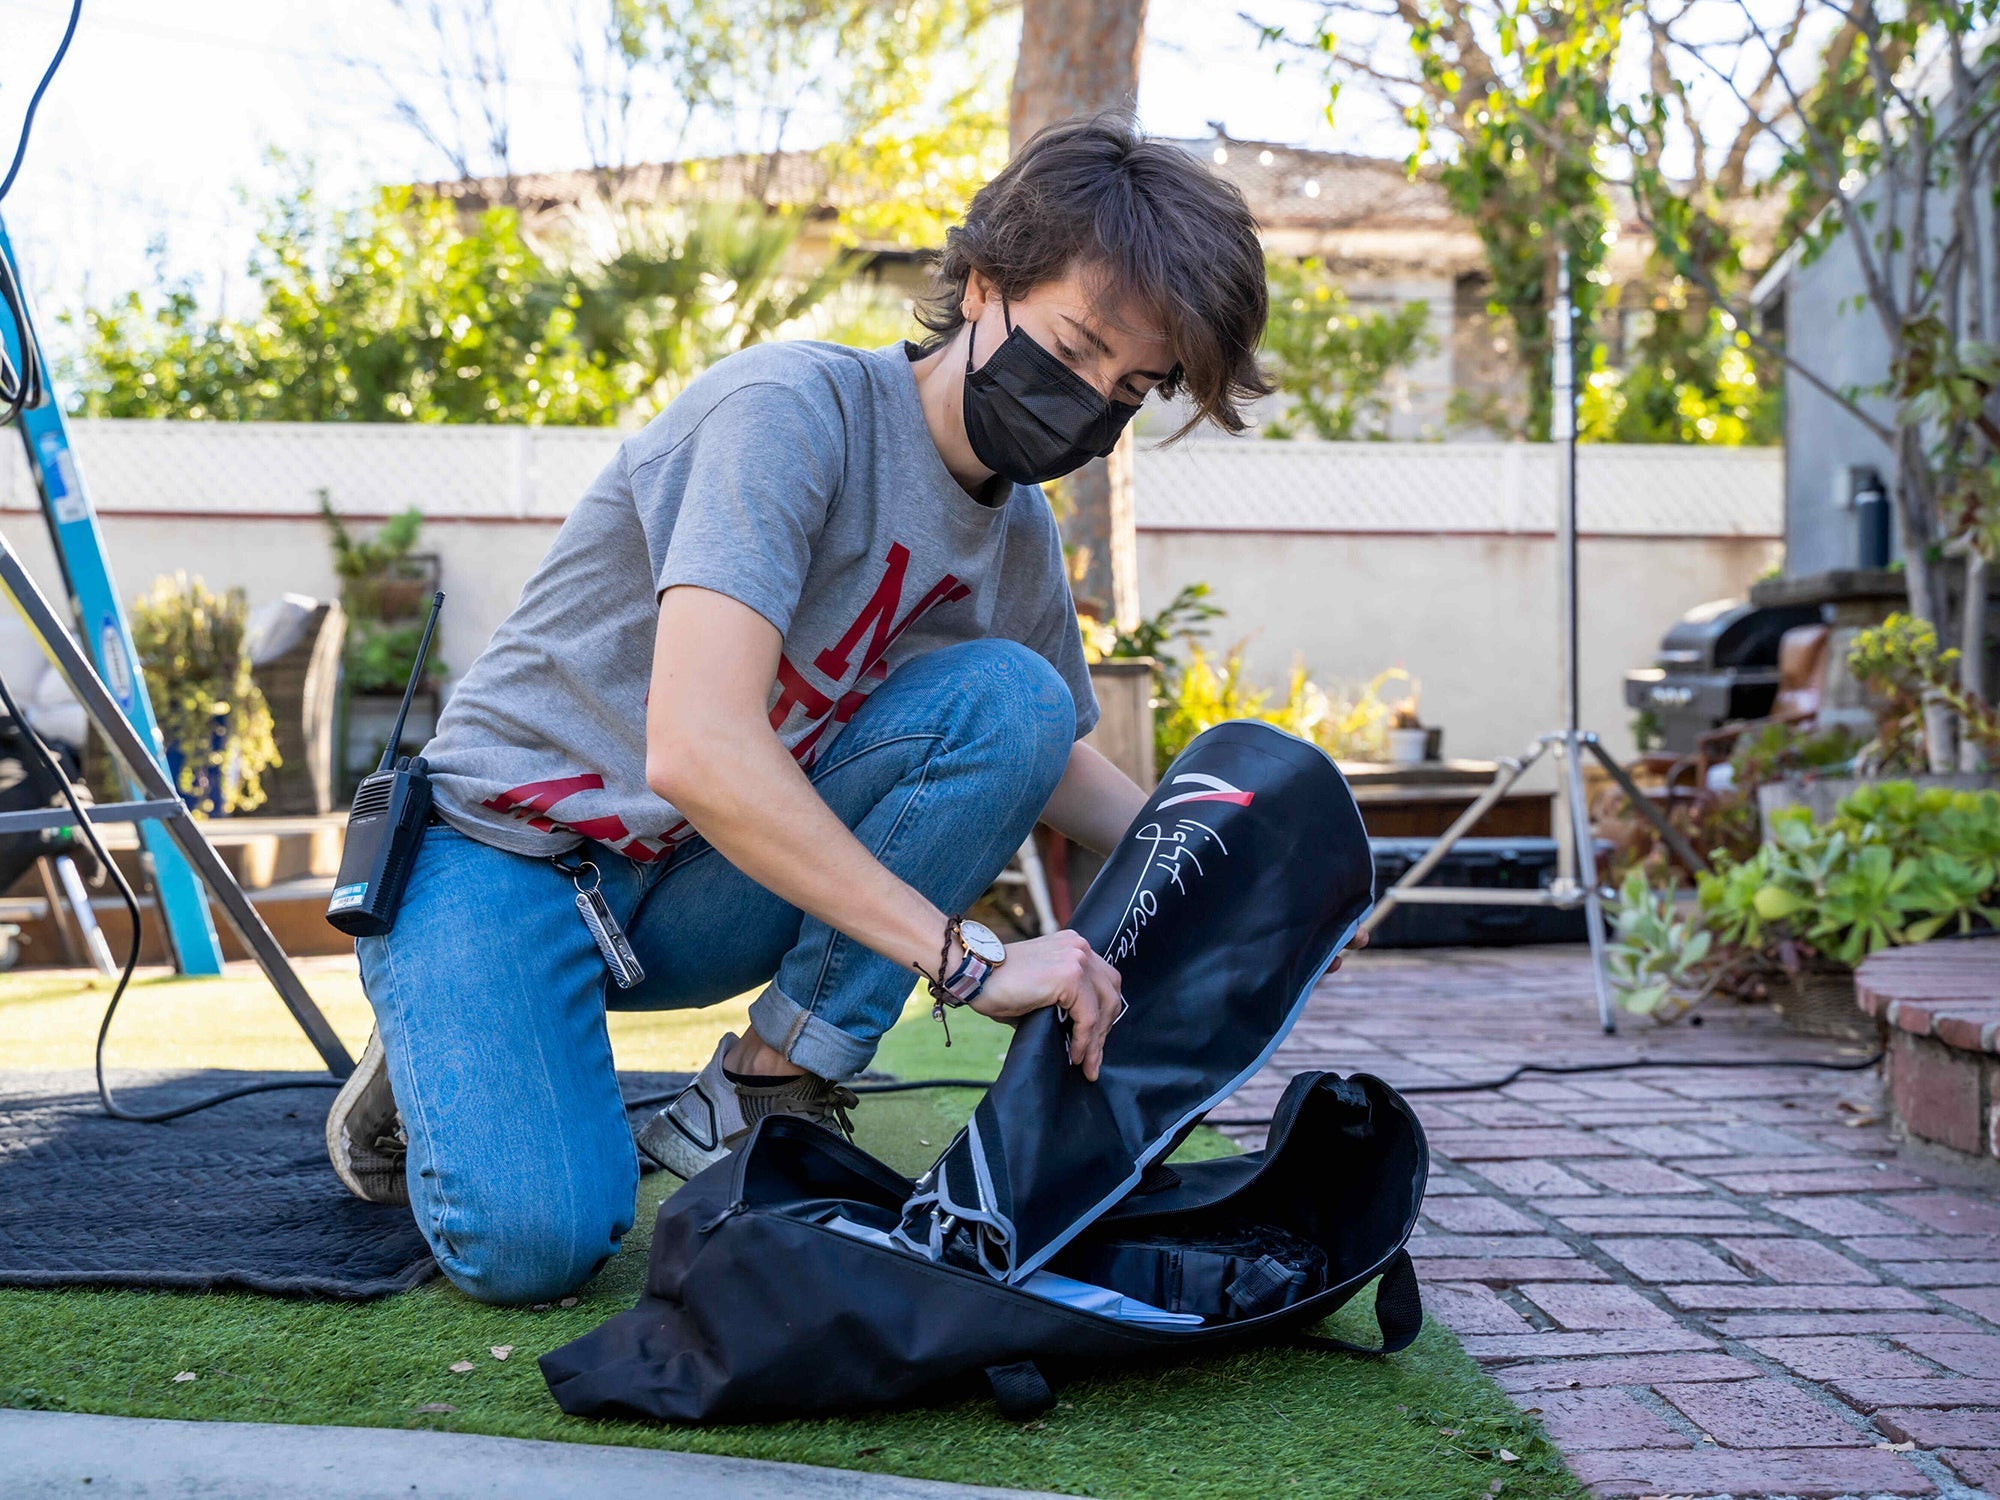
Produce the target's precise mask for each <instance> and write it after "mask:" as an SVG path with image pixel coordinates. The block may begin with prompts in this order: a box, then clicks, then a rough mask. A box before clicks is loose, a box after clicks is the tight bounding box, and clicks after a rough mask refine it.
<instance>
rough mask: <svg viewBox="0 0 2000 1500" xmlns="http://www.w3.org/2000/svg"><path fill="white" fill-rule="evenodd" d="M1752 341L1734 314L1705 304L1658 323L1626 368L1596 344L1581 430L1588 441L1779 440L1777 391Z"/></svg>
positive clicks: (1581, 406) (1580, 410)
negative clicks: (1616, 366) (1615, 363)
mask: <svg viewBox="0 0 2000 1500" xmlns="http://www.w3.org/2000/svg"><path fill="white" fill-rule="evenodd" d="M1694 330H1700V332H1699V333H1698V334H1697V333H1695V332H1694ZM1748 343H1749V338H1748V336H1747V335H1745V334H1744V333H1742V332H1741V331H1740V330H1738V329H1737V328H1736V326H1735V320H1734V319H1733V318H1731V317H1729V315H1728V314H1726V313H1723V312H1719V311H1717V310H1716V309H1714V308H1711V307H1708V306H1705V305H1704V306H1702V307H1700V308H1698V309H1696V310H1695V312H1694V313H1693V315H1692V316H1691V317H1690V316H1671V317H1668V318H1665V319H1662V320H1660V321H1658V322H1656V323H1655V324H1654V326H1653V328H1652V329H1651V330H1649V331H1648V333H1647V334H1646V335H1645V337H1644V338H1642V339H1641V340H1640V342H1639V346H1638V348H1637V350H1636V351H1635V355H1636V357H1634V358H1631V359H1628V360H1627V361H1626V362H1625V364H1624V367H1623V368H1620V369H1614V368H1613V367H1612V366H1611V363H1610V361H1609V360H1608V359H1607V357H1606V354H1605V350H1604V348H1603V346H1602V345H1599V346H1598V347H1597V348H1596V349H1594V350H1593V351H1592V359H1591V367H1590V373H1589V374H1588V375H1587V376H1586V377H1585V378H1584V383H1583V388H1582V391H1581V393H1580V395H1579V398H1578V404H1577V430H1578V432H1579V433H1580V434H1581V435H1582V437H1583V440H1584V441H1585V442H1587V443H1706V444H1712V445H1714V446H1717V447H1725V448H1734V447H1739V446H1742V445H1744V444H1771V443H1776V442H1779V441H1781V440H1782V438H1783V426H1782V423H1783V409H1782V403H1781V401H1780V399H1779V394H1778V392H1777V391H1776V390H1774V389H1773V388H1772V387H1770V386H1768V385H1767V384H1765V382H1764V380H1763V377H1762V372H1761V370H1760V368H1759V365H1758V363H1757V361H1756V360H1755V359H1753V358H1752V357H1751V353H1750V350H1749V349H1748V348H1747V347H1746V346H1747V345H1748Z"/></svg>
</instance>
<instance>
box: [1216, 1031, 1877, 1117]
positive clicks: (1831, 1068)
mask: <svg viewBox="0 0 2000 1500" xmlns="http://www.w3.org/2000/svg"><path fill="white" fill-rule="evenodd" d="M1886 1055H1887V1054H1886V1053H1884V1052H1882V1051H1881V1050H1879V1049H1878V1050H1876V1051H1875V1052H1872V1053H1870V1054H1869V1055H1868V1056H1867V1057H1864V1058H1860V1059H1858V1060H1853V1061H1849V1062H1835V1061H1832V1060H1831V1059H1824V1058H1812V1057H1781V1058H1775V1059H1771V1060H1765V1059H1762V1058H1754V1057H1667V1058H1648V1057H1631V1058H1626V1059H1625V1060H1623V1061H1622V1062H1604V1063H1522V1064H1521V1066H1520V1067H1518V1068H1516V1069H1514V1070H1513V1071H1512V1072H1511V1073H1507V1074H1504V1075H1503V1076H1501V1077H1499V1078H1487V1079H1483V1080H1481V1081H1480V1082H1477V1083H1413V1084H1411V1085H1410V1086H1409V1087H1408V1088H1398V1089H1396V1092H1397V1093H1399V1094H1483V1093H1489V1092H1491V1091H1493V1090H1495V1089H1504V1088H1506V1087H1507V1085H1508V1084H1510V1083H1514V1082H1516V1081H1518V1080H1519V1079H1520V1078H1521V1077H1522V1075H1523V1074H1527V1073H1550V1074H1558V1075H1561V1074H1572V1073H1624V1072H1630V1071H1632V1070H1634V1069H1637V1068H1817V1069H1820V1070H1822V1071H1825V1072H1828V1073H1865V1072H1867V1071H1868V1069H1870V1068H1872V1067H1874V1066H1875V1065H1876V1064H1877V1063H1879V1062H1880V1061H1882V1059H1883V1058H1884V1057H1885V1056H1886ZM1390 1087H1391V1088H1395V1085H1394V1084H1391V1085H1390ZM1205 1123H1207V1124H1209V1125H1231V1126H1238V1127H1243V1128H1249V1127H1254V1126H1259V1125H1269V1124H1270V1123H1271V1117H1270V1116H1269V1115H1265V1116H1264V1117H1263V1118H1261V1119H1254V1120H1235V1119H1231V1120H1218V1119H1216V1118H1215V1117H1214V1116H1212V1115H1211V1116H1210V1117H1209V1118H1208V1120H1207V1121H1206V1122H1205Z"/></svg>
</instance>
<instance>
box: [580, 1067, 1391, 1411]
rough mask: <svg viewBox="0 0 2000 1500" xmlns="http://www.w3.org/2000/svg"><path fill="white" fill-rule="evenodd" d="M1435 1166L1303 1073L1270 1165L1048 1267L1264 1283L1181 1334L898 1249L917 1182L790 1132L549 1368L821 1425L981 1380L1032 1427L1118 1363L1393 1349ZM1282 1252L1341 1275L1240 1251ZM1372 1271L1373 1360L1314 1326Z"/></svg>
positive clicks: (655, 1401)
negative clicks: (1286, 1267)
mask: <svg viewBox="0 0 2000 1500" xmlns="http://www.w3.org/2000/svg"><path fill="white" fill-rule="evenodd" d="M1428 1170H1429V1155H1428V1152H1427V1149H1426V1147H1425V1145H1424V1136H1423V1131H1422V1128H1421V1127H1420V1126H1419V1125H1418V1124H1417V1119H1416V1116H1415V1114H1414V1113H1413V1112H1412V1111H1411V1109H1410V1107H1409V1106H1408V1105H1407V1104H1406V1103H1405V1102H1404V1101H1403V1100H1402V1098H1401V1097H1400V1096H1399V1095H1397V1094H1396V1092H1395V1091H1394V1090H1392V1089H1391V1088H1389V1086H1388V1085H1387V1084H1385V1083H1382V1082H1381V1081H1380V1080H1378V1079H1375V1078H1370V1077H1368V1076H1366V1075H1356V1076H1354V1077H1352V1078H1347V1079H1342V1078H1340V1077H1338V1076H1337V1075H1335V1074H1332V1073H1301V1074H1299V1075H1298V1076H1297V1077H1296V1078H1294V1079H1293V1080H1292V1082H1291V1086H1290V1087H1289V1088H1288V1089H1287V1090H1286V1092H1285V1096H1284V1099H1283V1101H1282V1102H1281V1104H1280V1105H1279V1108H1278V1112H1277V1115H1276V1117H1275V1119H1274V1120H1273V1122H1272V1127H1271V1134H1270V1140H1269V1143H1268V1144H1267V1145H1266V1146H1265V1148H1264V1149H1263V1150H1261V1151H1255V1152H1251V1153H1248V1154H1246V1155H1243V1156H1229V1157H1219V1158H1217V1159H1215V1160H1212V1161H1203V1162H1190V1163H1186V1164H1183V1165H1177V1166H1174V1167H1170V1168H1162V1169H1160V1170H1159V1171H1157V1172H1156V1173H1154V1174H1152V1175H1151V1177H1149V1180H1148V1182H1147V1184H1146V1185H1147V1186H1149V1187H1153V1188H1154V1189H1155V1190H1154V1191H1152V1192H1145V1193H1137V1194H1134V1195H1132V1196H1131V1197H1129V1198H1127V1199H1126V1200H1125V1201H1124V1202H1122V1203H1120V1204H1119V1205H1118V1206H1117V1208H1115V1209H1114V1210H1112V1211H1111V1212H1110V1213H1108V1214H1106V1215H1105V1216H1104V1217H1103V1218H1101V1219H1100V1220H1099V1221H1098V1222H1097V1223H1096V1224H1093V1225H1091V1226H1090V1227H1089V1228H1088V1229H1086V1230H1085V1231H1083V1232H1082V1233H1081V1234H1080V1235H1078V1236H1077V1237H1076V1238H1075V1239H1074V1240H1073V1241H1072V1242H1071V1244H1070V1246H1069V1248H1068V1249H1067V1250H1065V1251H1064V1252H1063V1254H1062V1255H1060V1256H1058V1257H1057V1258H1056V1260H1055V1262H1054V1270H1055V1271H1074V1272H1075V1273H1076V1274H1077V1275H1078V1276H1086V1275H1091V1274H1097V1273H1100V1272H1102V1271H1104V1270H1112V1271H1114V1272H1116V1271H1119V1270H1120V1269H1121V1268H1122V1269H1123V1270H1124V1271H1126V1272H1127V1273H1129V1274H1130V1275H1131V1277H1132V1280H1131V1281H1130V1282H1129V1283H1128V1286H1129V1291H1130V1293H1131V1294H1132V1295H1135V1296H1138V1297H1140V1298H1142V1299H1143V1298H1148V1297H1156V1296H1158V1295H1159V1294H1160V1292H1159V1289H1160V1287H1161V1286H1162V1284H1163V1283H1170V1282H1172V1281H1174V1280H1176V1279H1181V1280H1183V1281H1190V1280H1207V1281H1214V1280H1216V1278H1213V1277H1205V1276H1204V1273H1205V1272H1207V1271H1208V1270H1209V1269H1210V1268H1212V1267H1213V1266H1215V1265H1216V1264H1217V1263H1223V1264H1227V1263H1229V1262H1232V1261H1234V1262H1237V1263H1239V1264H1238V1266H1237V1268H1236V1269H1234V1270H1233V1272H1231V1273H1230V1274H1229V1278H1228V1280H1227V1281H1226V1282H1223V1283H1221V1287H1220V1289H1221V1291H1222V1293H1223V1295H1224V1297H1225V1298H1226V1297H1227V1295H1228V1293H1229V1292H1230V1291H1231V1290H1232V1289H1235V1287H1236V1284H1237V1283H1241V1282H1250V1283H1253V1285H1252V1287H1251V1288H1250V1297H1249V1299H1247V1300H1248V1302H1249V1305H1248V1306H1247V1307H1246V1308H1245V1309H1244V1312H1243V1313H1242V1314H1241V1315H1237V1316H1234V1317H1226V1318H1216V1319H1210V1320H1205V1321H1204V1322H1203V1323H1202V1324H1201V1325H1199V1326H1195V1327H1183V1328H1164V1327H1157V1326H1146V1325H1142V1324H1136V1323H1133V1322H1129V1321H1123V1320H1120V1319H1118V1318H1115V1317H1109V1316H1104V1315H1101V1314H1099V1313H1095V1312H1090V1311H1086V1310H1082V1309H1080V1308H1077V1307H1072V1306H1065V1305H1063V1304H1061V1303H1058V1302H1054V1301H1050V1300H1048V1299H1046V1298H1044V1297H1041V1296H1037V1295H1035V1294H1034V1293H1033V1292H1032V1291H1030V1290H1028V1289H1027V1286H1023V1285H1010V1284H1008V1283H1006V1282H1002V1281H996V1280H995V1279H994V1278H992V1277H991V1276H989V1275H987V1274H986V1273H985V1272H983V1271H978V1270H965V1269H962V1268H960V1267H958V1266H954V1265H951V1264H948V1263H943V1262H934V1261H930V1260H927V1259H925V1258H924V1257H922V1256H920V1255H914V1254H912V1253H910V1252H909V1251H907V1250H904V1249H902V1248H900V1247H899V1246H896V1245H894V1244H893V1243H892V1242H891V1241H890V1240H889V1237H888V1231H889V1229H891V1228H892V1227H893V1226H894V1225H895V1224H896V1222H897V1220H898V1219H899V1218H900V1216H901V1213H902V1207H903V1203H904V1200H905V1199H907V1198H908V1197H909V1195H910V1190H911V1186H912V1184H911V1183H910V1180H909V1179H908V1178H906V1177H903V1176H901V1175H900V1174H898V1173H896V1172H894V1171H891V1170H890V1169H889V1168H888V1167H886V1166H884V1165H883V1164H882V1163H881V1162H879V1161H877V1160H876V1159H875V1158H874V1157H872V1156H870V1155H868V1154H867V1153H866V1152H865V1151H862V1150H860V1149H859V1148H858V1147H855V1146H852V1145H850V1144H848V1143H847V1142H846V1141H845V1140H842V1139H841V1138H840V1137H839V1136H838V1135H835V1134H834V1133H833V1132H832V1131H830V1130H826V1129H824V1128H823V1127H821V1126H818V1125H814V1124H812V1123H811V1122H809V1121H806V1120H801V1119H799V1118H797V1117H795V1116H786V1115H774V1116H771V1117H769V1118H767V1119H764V1120H761V1121H759V1122H758V1124H757V1127H756V1129H755V1130H754V1131H753V1132H752V1133H751V1136H750V1138H749V1140H748V1141H746V1142H745V1143H744V1145H743V1147H742V1148H741V1149H740V1150H738V1151H737V1153H736V1154H735V1155H734V1156H732V1157H731V1158H730V1159H729V1160H728V1161H725V1162H721V1163H718V1164H717V1165H716V1166H714V1167H712V1168H710V1169H709V1170H708V1171H706V1172H703V1173H702V1174H701V1175H700V1176H699V1177H697V1178H695V1179H694V1181H692V1182H690V1183H689V1184H687V1186H685V1187H683V1188H682V1189H681V1190H680V1191H679V1192H677V1193H675V1194H674V1196H673V1197H672V1198H670V1199H668V1200H667V1202H666V1203H664V1204H662V1205H661V1207H660V1217H659V1222H658V1227H657V1228H656V1229H655V1231H654V1234H653V1250H652V1257H651V1259H650V1261H649V1262H648V1266H647V1273H646V1290H645V1292H644V1293H643V1294H642V1295H641V1296H640V1298H639V1303H638V1305H637V1306H636V1307H634V1308H632V1309H631V1310H630V1311H629V1312H623V1313H620V1314H618V1315H617V1316H616V1317H614V1318H612V1319H610V1320H609V1321H608V1322H606V1323H604V1324H602V1325H600V1326H599V1327H598V1328H596V1329H594V1330H592V1331H591V1332H590V1333H587V1334H585V1335H584V1336H583V1337H582V1338H580V1339H577V1340H575V1341H574V1342H573V1343H569V1344H565V1345H564V1346H563V1347H562V1348H560V1349H556V1350H554V1351H552V1352H551V1353H548V1354H545V1355H543V1356H542V1358H541V1369H542V1375H543V1377H544V1378H545V1379H546V1380H547V1381H548V1385H549V1390H550V1391H551V1392H552V1393H553V1394H554V1396H555V1398H556V1403H557V1404H558V1405H559V1406H561V1407H562V1409H563V1410H564V1411H565V1412H568V1413H569V1414H570V1415H571V1416H579V1417H616V1418H635V1417H636V1418H640V1419H644V1420H652V1421H668V1422H734V1421H746V1420H756V1419H768V1418H779V1417H797V1416H809V1415H814V1414H821V1413H827V1412H834V1411H842V1410H853V1409H855V1408H859V1407H868V1406H879V1405H884V1404H888V1403H892V1402H901V1401H908V1400H912V1399H919V1398H921V1399H934V1398H937V1397H941V1396H949V1395H954V1394H965V1393H968V1392H971V1391H975V1390H978V1389H980V1387H981V1385H982V1379H981V1377H982V1376H983V1377H984V1382H983V1383H984V1384H985V1385H986V1386H987V1387H988V1388H990V1390H991V1392H992V1394H993V1396H994V1398H995V1399H996V1400H997V1401H998V1403H999V1405H1000V1408H1001V1410H1002V1411H1003V1412H1004V1413H1005V1414H1007V1415H1009V1416H1014V1417H1026V1416H1030V1415H1034V1414H1036V1413H1037V1412H1039V1411H1041V1410H1044V1409H1046V1408H1047V1406H1048V1405H1049V1404H1050V1401H1051V1395H1050V1390H1049V1384H1048V1382H1049V1381H1050V1380H1052V1379H1054V1380H1058V1381H1059V1380H1060V1379H1062V1378H1063V1377H1065V1376H1068V1375H1073V1374H1077V1373H1081V1372H1085V1371H1089V1370H1093V1369H1102V1368H1105V1367H1108V1366H1112V1365H1115V1364H1125V1363H1134V1362H1139V1361H1159V1360H1164V1359H1186V1358H1189V1357H1191V1356H1195V1355H1203V1354H1212V1353H1217V1352H1221V1351H1225V1350H1229V1349H1235V1348H1241V1347H1243V1346H1245V1345H1248V1344H1252V1343H1269V1342H1272V1341H1275V1340H1283V1339H1290V1340H1292V1341H1294V1342H1305V1343H1308V1344H1313V1345H1317V1346H1320V1347H1325V1348H1333V1349H1341V1350H1354V1351H1355V1352H1364V1353H1370V1352H1393V1351H1395V1350H1397V1349H1401V1348H1404V1347H1406V1346H1407V1345H1408V1344H1409V1342H1410V1341H1411V1340H1412V1339H1413V1338H1415V1337H1416V1335H1417V1332H1418V1330H1419V1329H1420V1327H1421V1325H1422V1321H1423V1311H1422V1307H1421V1304H1420V1302H1419V1300H1418V1293H1417V1280H1416V1275H1415V1273H1414V1271H1413V1270H1412V1268H1411V1265H1410V1257H1409V1252H1408V1251H1407V1250H1405V1249H1404V1248H1403V1242H1404V1241H1405V1240H1406V1239H1407V1238H1408V1237H1409V1234H1410V1230H1411V1229H1412V1227H1414V1225H1415V1224H1416V1220H1417V1212H1418V1210H1419V1208H1420V1207H1421V1206H1422V1203H1423V1190H1424V1179H1425V1176H1426V1174H1427V1172H1428ZM837 1220H838V1221H845V1222H846V1223H847V1224H848V1225H857V1224H858V1225H862V1226H864V1227H866V1228H868V1229H871V1230H873V1231H874V1238H873V1239H863V1238H858V1237H856V1236H855V1234H854V1233H853V1231H852V1230H851V1229H840V1228H835V1227H834V1223H835V1221H837ZM1284 1240H1289V1241H1291V1242H1293V1243H1294V1244H1296V1243H1298V1242H1301V1241H1302V1242H1304V1243H1306V1244H1308V1245H1310V1246H1311V1247H1313V1248H1314V1249H1316V1250H1318V1251H1319V1252H1320V1254H1321V1255H1322V1256H1323V1258H1324V1259H1323V1265H1322V1266H1321V1268H1320V1272H1319V1275H1318V1276H1317V1277H1315V1278H1314V1279H1313V1280H1312V1281H1311V1282H1310V1283H1309V1284H1308V1285H1305V1286H1303V1287H1301V1288H1299V1289H1298V1292H1299V1294H1298V1295H1295V1296H1288V1295H1287V1291H1288V1289H1286V1288H1284V1287H1282V1286H1281V1285H1277V1284H1278V1283H1280V1282H1281V1281H1282V1279H1283V1278H1282V1275H1278V1276H1273V1275H1260V1274H1259V1273H1260V1270H1261V1269H1262V1268H1263V1267H1264V1266H1265V1260H1264V1259H1263V1258H1261V1257H1260V1258H1259V1259H1257V1260H1249V1259H1248V1258H1247V1257H1246V1256H1243V1255H1241V1254H1238V1253H1236V1251H1237V1247H1240V1246H1241V1245H1243V1243H1244V1242H1245V1241H1257V1242H1261V1243H1264V1244H1271V1243H1274V1242H1279V1241H1284ZM1218 1246H1219V1247H1221V1249H1219V1250H1218V1249H1216V1248H1213V1247H1218ZM1272 1258H1274V1259H1275V1258H1276V1257H1272ZM1377 1276H1379V1277H1380V1278H1381V1282H1380V1285H1379V1286H1378V1288H1377V1290H1376V1294H1375V1318H1376V1322H1377V1324H1378V1326H1379V1330H1380V1340H1379V1344H1378V1346H1377V1347H1376V1348H1373V1349H1365V1350H1363V1349H1356V1346H1353V1345H1350V1344H1346V1343H1342V1342H1341V1341H1339V1340H1336V1339H1325V1338H1315V1337H1312V1336H1310V1335H1308V1334H1306V1333H1305V1332H1304V1330H1305V1329H1307V1328H1309V1327H1311V1326H1312V1325H1313V1324H1314V1323H1316V1322H1318V1321H1319V1320H1320V1319H1321V1318H1323V1317H1325V1316H1326V1315H1327V1314H1328V1313H1331V1312H1333V1311H1335V1310H1336V1309H1338V1308H1340V1307H1341V1306H1343V1305H1344V1304H1345V1303H1347V1302H1348V1301H1349V1300H1350V1299H1351V1298H1352V1297H1353V1296H1354V1295H1355V1293H1356V1292H1358V1291H1360V1290H1361V1289H1362V1288H1363V1287H1365V1286H1366V1285H1367V1283H1368V1282H1369V1281H1370V1280H1371V1279H1373V1278H1375V1277H1377ZM1032 1284H1033V1282H1032V1280H1031V1281H1030V1282H1029V1283H1028V1285H1032ZM1274 1286H1277V1290H1276V1292H1275V1294H1274V1293H1273V1290H1272V1288H1273V1287H1274ZM1193 1290H1194V1291H1195V1292H1196V1293H1197V1294H1200V1293H1202V1292H1203V1291H1204V1290H1205V1288H1194V1289H1193ZM1156 1305H1157V1304H1156Z"/></svg>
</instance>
